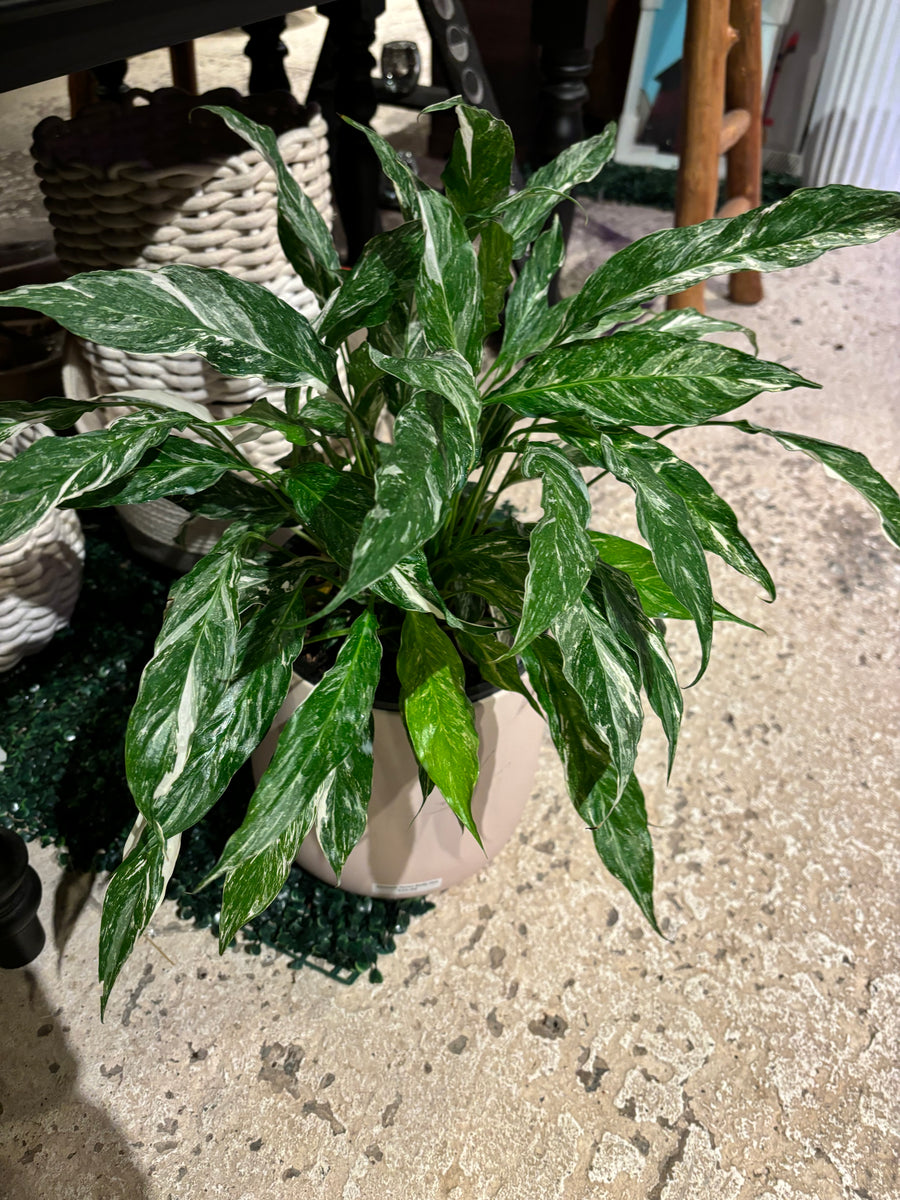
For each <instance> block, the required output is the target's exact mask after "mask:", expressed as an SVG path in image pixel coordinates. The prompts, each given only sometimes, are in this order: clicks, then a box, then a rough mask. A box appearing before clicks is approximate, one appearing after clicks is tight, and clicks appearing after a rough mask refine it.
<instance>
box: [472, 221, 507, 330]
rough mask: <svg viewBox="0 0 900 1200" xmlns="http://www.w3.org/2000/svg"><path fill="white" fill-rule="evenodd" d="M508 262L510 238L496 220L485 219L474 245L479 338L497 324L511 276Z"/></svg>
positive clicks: (496, 326)
mask: <svg viewBox="0 0 900 1200" xmlns="http://www.w3.org/2000/svg"><path fill="white" fill-rule="evenodd" d="M511 264H512V238H511V237H510V236H509V234H508V233H507V232H506V230H505V229H504V228H503V226H502V225H500V224H499V223H498V222H497V221H487V222H486V223H485V224H484V226H483V227H482V229H481V240H480V242H479V244H478V274H479V277H480V279H481V316H482V331H481V336H482V337H483V338H485V337H487V335H488V334H489V333H493V332H494V330H495V329H499V327H500V313H501V311H502V309H503V305H504V303H505V301H506V289H507V288H508V287H509V284H510V280H511V279H512V271H511V269H510V268H511Z"/></svg>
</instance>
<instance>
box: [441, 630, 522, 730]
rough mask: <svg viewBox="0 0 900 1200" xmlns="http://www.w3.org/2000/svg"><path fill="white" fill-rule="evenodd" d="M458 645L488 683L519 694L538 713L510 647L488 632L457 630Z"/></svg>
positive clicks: (455, 635) (455, 634)
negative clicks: (511, 655)
mask: <svg viewBox="0 0 900 1200" xmlns="http://www.w3.org/2000/svg"><path fill="white" fill-rule="evenodd" d="M454 637H455V638H456V644H457V646H458V647H459V648H460V650H461V651H462V652H463V654H465V655H466V657H467V658H470V659H471V660H472V662H473V663H474V664H475V665H476V667H478V672H479V674H480V675H481V678H482V679H483V680H484V681H485V683H490V684H493V686H494V687H496V688H502V689H503V690H504V691H506V692H518V694H519V695H520V696H524V697H525V699H526V700H527V701H528V703H529V704H530V705H531V707H532V708H533V709H534V710H535V712H539V711H540V710H539V709H538V706H537V705H536V704H535V702H534V697H533V696H532V695H531V692H529V690H528V688H527V687H526V686H525V684H524V682H523V680H522V676H521V674H520V673H519V668H518V665H517V664H516V662H515V660H514V659H511V658H510V657H509V655H508V651H509V646H507V645H505V643H503V642H501V641H500V640H499V638H496V637H494V635H493V634H492V633H490V632H488V631H485V632H484V633H473V632H471V631H470V630H462V629H459V630H456V632H455V633H454Z"/></svg>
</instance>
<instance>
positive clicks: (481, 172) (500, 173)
mask: <svg viewBox="0 0 900 1200" xmlns="http://www.w3.org/2000/svg"><path fill="white" fill-rule="evenodd" d="M451 105H452V107H455V109H456V115H457V117H458V119H459V129H458V130H457V132H456V136H455V137H454V139H453V147H452V149H451V151H450V158H449V160H448V162H447V165H446V167H444V172H443V174H442V175H441V179H442V180H443V183H444V190H445V191H446V193H447V198H448V199H449V200H450V202H451V203H452V204H453V206H454V208H455V209H456V211H457V212H458V213H459V214H460V215H461V216H467V215H468V214H470V213H481V212H486V211H488V210H489V209H491V208H492V207H493V206H494V205H495V204H497V203H499V202H500V201H501V200H505V199H506V198H507V196H508V195H509V188H510V178H511V175H512V165H513V157H514V155H515V147H514V146H513V138H512V133H511V132H510V129H509V126H508V125H507V124H505V123H504V122H503V121H501V120H499V119H498V118H497V117H495V116H494V115H493V113H489V112H487V110H486V109H483V108H473V107H471V105H468V104H462V103H459V102H456V103H454V102H453V101H451V102H450V103H449V104H445V105H444V107H448V108H449V107H451ZM429 111H430V112H435V111H436V109H435V108H434V107H431V108H430V109H429Z"/></svg>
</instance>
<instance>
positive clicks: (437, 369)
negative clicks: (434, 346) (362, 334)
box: [369, 346, 481, 465]
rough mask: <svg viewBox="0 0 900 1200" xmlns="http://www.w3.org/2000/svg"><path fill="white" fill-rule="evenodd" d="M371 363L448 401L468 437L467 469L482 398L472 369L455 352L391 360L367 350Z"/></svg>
mask: <svg viewBox="0 0 900 1200" xmlns="http://www.w3.org/2000/svg"><path fill="white" fill-rule="evenodd" d="M369 354H370V356H371V358H372V362H373V363H375V365H376V366H377V367H380V369H381V370H382V371H385V372H386V373H387V374H389V375H393V376H395V377H396V378H397V379H402V380H403V382H404V383H408V384H409V385H410V387H412V388H415V389H416V390H417V391H419V390H421V391H425V392H435V393H437V395H438V396H443V397H444V398H445V399H447V400H449V401H450V403H451V404H452V405H453V407H454V408H455V409H456V411H457V412H458V413H459V415H460V417H461V418H462V421H463V423H464V425H465V427H466V429H467V430H468V434H469V439H468V440H469V443H470V445H469V453H468V455H467V456H466V463H467V465H469V464H470V463H471V461H472V460H473V458H474V457H475V454H476V450H477V446H478V420H479V417H480V416H481V397H480V396H479V394H478V387H477V385H476V383H475V376H474V375H473V374H472V368H471V367H470V366H469V364H468V363H467V362H466V360H465V359H464V358H463V356H462V355H461V354H459V353H457V352H456V351H454V350H438V351H434V352H433V353H431V354H428V355H425V356H424V357H422V358H392V357H391V356H390V355H387V354H381V353H380V351H378V350H376V349H375V348H374V347H372V346H370V347H369Z"/></svg>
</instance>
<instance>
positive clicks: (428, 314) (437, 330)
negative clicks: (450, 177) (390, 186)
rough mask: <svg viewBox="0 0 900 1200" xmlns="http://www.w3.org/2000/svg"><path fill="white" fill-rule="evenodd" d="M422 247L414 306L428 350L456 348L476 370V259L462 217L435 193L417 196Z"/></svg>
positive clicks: (478, 342)
mask: <svg viewBox="0 0 900 1200" xmlns="http://www.w3.org/2000/svg"><path fill="white" fill-rule="evenodd" d="M419 213H420V215H421V218H422V225H423V227H424V229H425V250H424V253H423V255H422V263H421V266H420V268H419V277H418V282H417V284H416V307H417V310H418V314H419V319H420V320H421V322H422V328H423V330H424V331H425V340H426V341H427V343H428V346H429V348H430V349H431V350H458V351H459V352H460V354H461V355H462V356H463V358H464V359H466V361H467V362H468V363H469V366H470V367H471V368H472V370H473V371H478V370H479V369H480V368H481V329H482V299H481V279H480V278H479V275H478V260H477V258H476V255H475V249H474V247H473V246H472V243H471V242H470V241H469V235H468V234H467V233H466V228H465V225H463V222H462V218H461V217H459V216H458V215H457V213H456V211H455V209H454V208H453V206H452V205H451V204H450V201H449V200H447V199H446V198H445V197H444V196H441V195H440V194H439V193H438V192H430V191H429V192H422V193H420V195H419Z"/></svg>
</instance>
